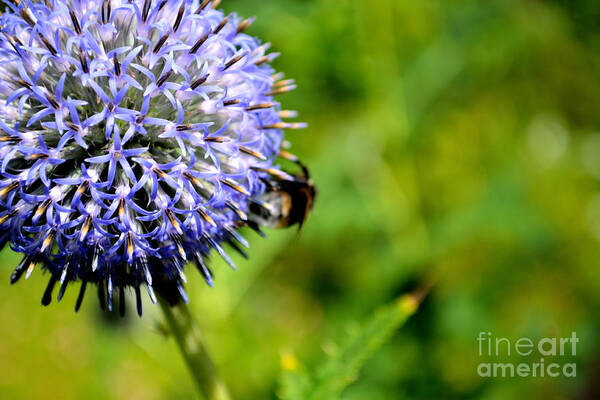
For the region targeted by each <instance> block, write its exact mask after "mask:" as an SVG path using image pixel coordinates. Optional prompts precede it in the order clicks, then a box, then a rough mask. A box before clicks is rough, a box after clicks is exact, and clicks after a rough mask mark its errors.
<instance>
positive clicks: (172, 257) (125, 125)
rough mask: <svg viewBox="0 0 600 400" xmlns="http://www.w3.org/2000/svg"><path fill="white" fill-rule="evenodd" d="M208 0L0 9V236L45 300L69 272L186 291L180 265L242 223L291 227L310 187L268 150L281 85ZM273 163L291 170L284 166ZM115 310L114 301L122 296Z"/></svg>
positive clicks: (200, 257) (171, 297)
mask: <svg viewBox="0 0 600 400" xmlns="http://www.w3.org/2000/svg"><path fill="white" fill-rule="evenodd" d="M217 5H218V1H216V0H214V1H211V0H201V1H198V0H45V1H44V2H39V3H38V2H32V1H29V0H26V1H23V2H19V3H17V4H12V3H8V7H9V10H8V12H6V13H5V14H4V15H2V16H1V17H0V25H1V32H0V175H1V176H0V246H2V247H4V245H6V244H7V243H8V244H10V246H11V248H12V249H13V250H14V251H17V252H20V253H23V255H24V257H23V260H22V261H21V263H20V264H19V265H18V266H17V267H16V269H15V270H14V271H13V273H12V276H11V282H13V283H14V282H16V281H17V280H18V279H19V278H20V277H21V276H22V275H25V276H26V277H29V275H30V274H31V272H32V271H33V270H34V269H35V267H36V266H40V267H38V268H43V269H44V270H47V271H48V272H49V273H50V281H49V283H48V286H47V289H46V291H45V293H44V296H43V298H42V303H43V304H44V305H47V304H48V303H49V302H50V300H51V297H52V292H53V289H54V287H55V286H56V285H57V284H59V287H60V289H59V292H58V296H57V298H58V300H60V299H61V298H62V296H63V294H64V292H65V289H66V288H67V286H68V284H69V283H70V282H74V281H80V282H81V289H80V293H79V297H78V299H77V303H76V310H77V309H79V307H80V305H81V301H82V299H83V296H84V293H85V290H86V286H87V285H88V284H90V283H91V284H95V285H97V286H98V294H99V298H100V303H101V305H102V306H103V307H104V305H105V304H106V305H107V306H108V308H109V309H112V304H113V292H114V291H115V290H118V291H119V292H120V298H121V299H123V297H124V292H125V289H133V291H134V292H135V296H136V302H137V308H138V313H139V314H140V315H141V311H142V310H141V295H140V290H141V288H142V287H144V286H145V288H146V289H147V291H148V293H149V296H150V298H151V299H152V301H154V302H155V301H156V296H155V291H156V292H158V293H159V294H160V295H162V296H163V297H165V298H166V299H167V300H168V301H169V302H170V303H172V304H175V303H177V302H178V301H179V300H181V299H182V300H184V301H187V296H186V294H185V290H184V287H183V283H184V282H185V280H186V279H185V274H184V266H185V265H186V264H187V263H188V262H192V261H193V262H194V263H195V264H196V266H197V268H198V270H199V271H200V273H201V274H202V275H203V276H204V279H205V280H206V282H207V283H208V284H209V285H211V286H212V273H211V271H210V269H209V268H208V267H207V265H206V263H205V260H206V258H207V256H208V254H209V253H210V252H211V250H215V251H216V252H217V253H218V254H219V255H221V256H222V257H223V258H224V259H225V260H226V261H227V262H228V263H229V264H230V265H231V266H232V267H234V266H233V263H232V261H231V259H230V258H229V257H228V255H227V253H226V252H225V250H224V248H223V245H224V244H225V243H229V244H230V245H231V246H232V247H233V248H234V249H237V250H239V251H240V252H241V253H242V254H243V251H242V250H241V246H247V242H246V241H245V240H244V238H243V237H242V236H241V235H240V234H239V233H238V231H237V230H238V229H239V228H240V227H242V226H250V227H251V228H253V229H255V230H257V231H258V232H260V226H261V225H269V226H275V225H280V226H287V225H291V224H294V223H299V224H300V225H301V224H302V223H303V222H304V218H305V217H306V214H307V212H308V211H309V210H310V208H311V206H312V198H313V197H314V194H315V192H314V188H313V186H312V183H311V182H310V179H309V177H308V171H307V170H306V168H305V167H304V166H303V165H302V164H300V162H299V161H298V160H297V159H296V158H295V157H294V156H293V155H291V154H290V153H288V152H287V151H285V150H283V149H282V148H283V147H286V146H287V143H286V142H285V141H284V140H283V138H284V134H283V129H294V128H301V127H303V124H298V123H286V122H283V121H282V118H285V117H294V116H295V115H294V113H293V112H289V111H281V109H280V106H279V103H277V102H275V101H274V97H273V96H275V95H277V94H281V93H284V92H287V91H289V90H292V89H294V83H293V81H291V80H282V76H281V75H280V74H275V73H274V71H273V69H272V68H271V67H270V66H269V63H270V62H271V61H272V60H273V59H274V58H275V57H276V54H273V53H271V54H268V53H267V50H268V45H265V44H261V43H260V42H259V41H258V40H257V39H255V38H253V37H251V36H248V35H247V34H245V33H244V31H245V30H246V28H248V26H249V25H250V24H251V22H252V20H251V19H247V20H242V19H241V18H239V17H238V16H237V15H235V14H232V15H227V16H226V15H224V13H223V12H222V11H218V10H217V9H216V7H217ZM278 158H285V159H288V160H291V161H292V162H296V163H298V164H299V165H300V166H301V169H302V171H303V173H302V174H298V175H292V174H289V173H287V172H284V171H283V170H282V169H281V168H280V166H279V164H278V160H277V159H278ZM120 308H121V311H122V312H124V303H123V300H121V307H120Z"/></svg>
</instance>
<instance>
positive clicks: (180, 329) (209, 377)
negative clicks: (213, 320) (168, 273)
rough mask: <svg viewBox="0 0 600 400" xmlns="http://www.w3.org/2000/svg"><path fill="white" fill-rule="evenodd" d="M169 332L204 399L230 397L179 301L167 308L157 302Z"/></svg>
mask: <svg viewBox="0 0 600 400" xmlns="http://www.w3.org/2000/svg"><path fill="white" fill-rule="evenodd" d="M159 303H160V305H161V308H162V310H163V313H164V315H165V319H166V321H167V324H168V325H169V328H170V330H171V333H172V334H173V336H174V337H175V340H176V341H177V346H178V347H179V351H181V354H182V355H183V358H184V360H185V363H186V365H187V366H188V369H189V371H190V374H191V375H192V378H193V379H194V381H195V382H196V384H197V385H198V389H199V390H200V392H201V393H202V396H203V398H204V399H205V400H231V397H229V393H227V388H226V387H225V385H224V384H223V382H221V380H220V379H219V376H218V375H217V371H216V368H215V365H214V363H213V361H212V359H211V358H210V355H209V354H208V350H207V349H206V347H205V346H204V343H203V341H202V334H201V333H200V329H199V328H198V325H196V321H194V318H193V317H192V314H191V313H190V310H189V308H188V307H187V305H186V304H185V303H183V302H180V304H178V305H176V306H174V307H171V306H170V305H169V304H168V303H167V302H165V301H164V300H160V301H159Z"/></svg>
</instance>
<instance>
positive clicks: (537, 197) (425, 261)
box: [0, 0, 600, 400]
mask: <svg viewBox="0 0 600 400" xmlns="http://www.w3.org/2000/svg"><path fill="white" fill-rule="evenodd" d="M223 7H224V8H225V10H227V11H237V12H238V13H240V14H242V15H245V16H250V15H256V16H257V17H258V19H257V21H256V22H255V24H254V25H253V27H252V28H251V29H250V31H249V33H250V34H252V35H256V36H258V37H260V38H262V39H263V40H268V41H271V42H272V43H273V50H274V51H280V52H282V54H283V55H282V56H281V57H280V58H279V59H278V60H277V61H276V62H275V66H276V68H277V69H279V70H281V71H285V72H286V75H287V76H288V77H291V78H295V79H296V80H297V82H298V85H299V88H298V89H297V90H296V91H295V92H293V93H291V94H287V95H285V96H284V97H282V98H281V99H280V100H281V101H282V102H283V103H284V105H285V106H286V108H292V109H297V110H300V111H301V116H302V119H303V120H305V121H307V122H309V124H310V128H309V129H308V130H305V131H299V132H290V133H289V138H290V140H291V141H292V142H293V144H294V148H293V150H294V152H295V153H296V154H298V155H300V156H301V158H302V159H303V160H304V161H305V162H306V163H307V164H308V165H309V166H310V168H311V172H312V174H313V177H314V180H315V182H316V184H317V186H318V189H319V197H318V199H317V203H316V207H315V210H314V213H313V215H312V217H311V219H310V220H309V222H308V224H307V225H306V227H305V229H304V231H303V232H302V235H301V236H300V237H299V238H297V237H296V235H295V232H294V231H291V230H290V231H269V232H268V235H269V238H268V239H267V240H263V239H261V238H259V237H257V236H256V235H253V234H251V232H246V236H247V237H249V238H250V239H251V243H252V248H251V250H250V254H251V259H250V261H247V262H246V261H241V260H239V259H236V261H238V265H239V266H240V270H239V271H238V272H235V273H234V272H232V271H231V270H229V269H228V267H226V266H225V265H223V264H222V263H221V262H220V260H218V259H217V258H215V259H214V260H213V262H212V264H213V265H214V266H215V270H216V274H217V277H216V287H215V288H214V289H208V288H207V287H206V285H205V284H204V283H203V281H202V279H201V277H200V276H199V274H197V273H192V272H190V273H189V274H188V278H189V280H190V284H189V294H190V300H191V301H190V303H191V304H190V307H191V308H192V311H193V313H194V314H195V315H196V316H197V317H198V319H199V322H200V325H201V327H202V329H203V331H204V332H205V336H206V341H207V342H208V345H209V347H210V348H211V350H212V353H213V355H214V358H215V360H216V362H217V364H218V368H219V370H220V371H221V373H222V375H223V378H224V380H225V381H226V383H227V384H228V386H229V387H230V389H231V392H232V394H233V397H234V398H235V399H252V400H255V399H261V400H262V399H276V398H277V393H279V390H280V389H279V388H278V379H279V375H280V370H281V366H280V363H281V361H280V360H281V357H282V355H283V356H284V358H286V357H287V358H288V359H289V357H290V354H294V355H295V357H297V359H298V360H301V361H302V362H303V363H305V364H306V365H308V366H311V365H314V364H315V363H317V362H318V360H320V359H322V357H323V353H324V352H325V353H326V352H327V351H328V349H330V347H331V346H333V343H334V342H336V341H337V339H338V338H340V337H341V336H344V335H345V334H346V332H348V331H351V330H352V329H354V328H353V327H354V326H355V324H357V323H358V322H359V321H362V320H364V319H365V318H367V317H368V316H369V315H370V314H371V313H372V312H373V310H375V309H377V308H378V307H379V306H381V305H383V304H386V303H388V302H390V301H393V300H394V299H395V298H397V297H398V296H400V295H401V294H403V293H406V292H408V291H410V290H413V289H414V288H415V287H417V286H418V285H420V284H421V283H422V282H435V285H434V287H433V289H432V291H431V293H430V294H429V297H428V298H427V299H426V300H425V302H424V304H423V305H422V307H421V309H420V310H419V311H418V313H417V314H416V315H415V316H414V317H413V318H412V319H411V320H410V321H409V322H408V323H407V325H405V326H404V327H403V328H401V329H400V330H399V331H398V332H396V333H395V334H394V336H393V337H392V338H391V340H390V342H388V343H387V344H386V345H385V346H384V347H383V348H381V349H380V350H379V351H378V352H377V353H376V354H375V356H374V357H372V358H371V359H370V360H369V361H368V362H367V364H366V365H365V367H364V368H363V370H362V372H361V374H360V375H359V376H357V381H356V382H355V383H353V384H351V385H350V386H349V387H348V388H347V389H346V390H345V391H344V393H343V396H342V397H343V399H346V400H359V399H368V400H380V399H381V400H395V399H408V400H420V399H597V398H598V397H599V396H600V394H599V393H600V392H599V391H600V388H599V386H600V383H599V382H600V343H599V337H600V313H599V312H598V309H599V307H600V263H599V258H600V243H599V241H600V185H599V179H600V51H599V50H600V3H599V2H597V1H594V0H562V1H561V0H555V1H533V0H529V1H528V0H521V1H510V0H487V1H481V0H446V1H439V0H438V1H433V0H412V1H406V0H373V1H364V0H277V1H269V0H261V1H258V0H243V1H242V0H237V1H235V0H225V1H224V2H223ZM0 262H1V264H2V271H3V274H2V275H3V276H4V278H3V279H0V316H1V322H0V369H1V373H0V398H2V399H5V398H6V399H50V398H53V399H63V400H68V399H83V398H85V399H150V400H152V399H196V398H197V397H196V396H197V395H196V394H195V391H194V385H193V383H192V381H191V380H190V378H189V376H188V374H187V371H186V370H185V367H184V364H183V362H182V360H181V357H180V355H179V353H178V351H177V348H176V346H175V343H174V341H173V340H172V338H168V337H166V336H165V334H164V333H163V329H162V328H161V315H160V309H159V307H152V306H150V305H149V304H148V305H146V307H145V311H146V313H145V316H144V318H143V319H141V320H140V319H138V318H137V317H135V316H134V315H135V313H134V312H133V307H130V312H129V314H128V317H127V318H125V319H123V320H120V319H119V318H113V317H112V316H109V315H108V316H107V315H102V314H101V312H100V311H98V306H97V304H96V299H95V298H94V297H95V296H93V295H90V296H88V297H87V299H86V300H85V302H84V306H83V308H82V310H81V311H80V312H79V314H74V313H73V304H74V301H75V297H76V294H77V291H76V290H70V291H68V292H67V295H66V296H65V299H64V300H63V301H62V302H61V303H60V304H56V303H53V304H52V305H51V306H50V307H49V308H48V309H43V308H42V307H41V305H40V299H41V296H42V293H43V289H44V288H45V285H46V283H47V276H43V275H42V274H39V273H35V274H33V275H32V277H31V278H30V279H29V281H28V282H20V283H19V284H17V285H15V286H13V287H11V286H10V285H9V284H8V276H9V273H10V271H11V270H12V266H13V265H14V264H15V263H16V262H17V257H16V256H15V255H13V254H12V253H10V252H8V251H5V252H3V253H2V254H1V255H0ZM481 331H484V332H485V331H490V332H493V334H494V335H495V336H502V337H508V338H511V339H516V338H519V337H530V338H532V339H536V338H541V337H560V336H569V335H570V334H571V332H572V331H575V332H577V335H578V337H579V338H580V343H579V346H578V348H577V350H578V351H577V355H576V357H575V361H576V362H577V377H576V378H549V379H548V378H512V379H507V378H504V379H502V378H497V379H490V378H481V377H479V376H478V375H477V371H476V367H477V365H478V363H480V362H482V359H481V357H479V355H478V349H477V346H478V345H477V341H476V337H477V335H478V334H479V332H481ZM561 361H562V360H559V362H561Z"/></svg>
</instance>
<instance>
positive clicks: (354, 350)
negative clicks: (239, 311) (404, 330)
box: [280, 295, 421, 400]
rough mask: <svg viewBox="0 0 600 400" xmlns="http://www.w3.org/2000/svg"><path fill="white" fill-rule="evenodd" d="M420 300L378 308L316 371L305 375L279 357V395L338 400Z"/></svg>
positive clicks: (292, 398) (289, 360)
mask: <svg viewBox="0 0 600 400" xmlns="http://www.w3.org/2000/svg"><path fill="white" fill-rule="evenodd" d="M420 299H421V296H418V295H405V296H403V297H401V298H400V299H399V300H397V301H396V302H394V303H393V304H390V305H387V306H385V307H383V308H381V309H380V310H379V311H377V312H376V313H375V315H374V316H373V317H372V318H371V319H369V320H368V321H366V322H365V323H364V324H363V325H362V326H359V327H357V328H356V329H354V330H352V332H351V333H350V334H349V335H348V336H347V337H346V339H345V340H344V341H343V343H341V344H340V345H339V346H337V347H335V349H333V350H332V351H330V352H329V353H330V354H329V356H328V357H327V358H326V360H325V361H324V362H323V363H322V364H321V366H320V367H318V368H317V369H316V371H315V372H314V373H313V374H311V373H310V372H307V371H306V370H305V369H304V368H303V367H302V366H301V365H300V363H299V362H298V360H297V359H296V358H295V357H294V356H293V355H290V354H286V355H284V356H282V367H283V369H284V373H283V375H282V380H281V389H282V392H281V394H280V396H281V398H282V399H284V400H333V399H337V398H338V397H339V395H340V393H341V392H342V390H344V388H346V387H347V386H348V385H349V384H350V383H352V382H353V381H355V380H356V378H357V376H358V373H359V371H360V369H361V367H362V366H363V364H364V363H365V361H366V360H367V359H368V358H369V357H370V356H371V355H372V354H373V353H374V352H375V351H376V350H377V349H379V348H380V347H381V346H382V345H383V344H384V343H385V342H386V341H387V340H388V339H389V337H390V336H391V335H392V333H393V332H394V331H395V330H396V329H398V328H399V327H400V326H402V325H403V324H404V322H405V321H406V320H407V319H408V318H409V317H410V316H411V315H412V314H414V313H415V311H416V310H417V308H418V306H419V302H420Z"/></svg>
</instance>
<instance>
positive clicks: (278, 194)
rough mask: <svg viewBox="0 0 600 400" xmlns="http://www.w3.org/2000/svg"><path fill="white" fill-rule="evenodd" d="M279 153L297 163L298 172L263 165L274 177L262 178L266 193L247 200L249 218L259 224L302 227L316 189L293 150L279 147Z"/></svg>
mask: <svg viewBox="0 0 600 400" xmlns="http://www.w3.org/2000/svg"><path fill="white" fill-rule="evenodd" d="M279 155H280V157H281V158H283V159H286V160H289V161H291V162H293V163H295V164H297V165H298V166H299V167H300V169H301V173H300V174H296V175H292V174H288V173H287V172H284V171H281V170H278V169H272V168H269V169H264V170H263V171H264V172H267V173H269V174H270V175H271V177H272V178H273V179H272V180H269V181H265V183H266V185H267V191H266V193H265V194H264V195H263V196H262V197H261V198H260V199H254V200H252V201H251V203H250V207H249V211H250V220H251V221H252V222H254V223H256V224H258V225H261V226H268V227H271V228H287V227H290V226H293V225H296V224H298V231H300V230H301V229H302V227H303V226H304V223H305V222H306V220H307V219H308V216H309V214H310V211H311V210H312V207H313V204H314V201H315V197H316V194H317V191H316V189H315V186H314V184H313V181H312V179H311V178H310V173H309V171H308V168H306V166H305V165H304V164H303V163H302V162H301V161H300V160H299V159H298V158H297V157H296V156H294V155H293V154H291V153H288V152H287V151H283V150H282V151H281V152H280V154H279Z"/></svg>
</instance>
